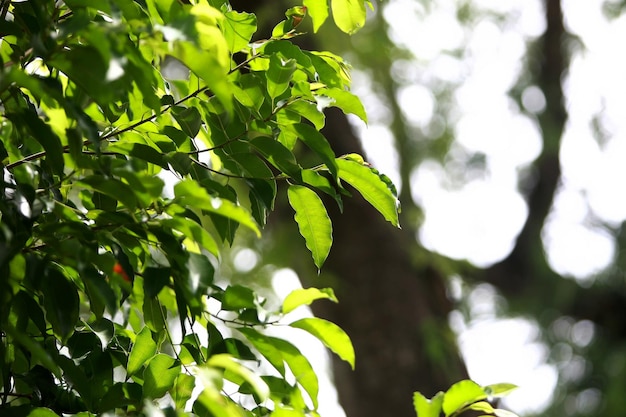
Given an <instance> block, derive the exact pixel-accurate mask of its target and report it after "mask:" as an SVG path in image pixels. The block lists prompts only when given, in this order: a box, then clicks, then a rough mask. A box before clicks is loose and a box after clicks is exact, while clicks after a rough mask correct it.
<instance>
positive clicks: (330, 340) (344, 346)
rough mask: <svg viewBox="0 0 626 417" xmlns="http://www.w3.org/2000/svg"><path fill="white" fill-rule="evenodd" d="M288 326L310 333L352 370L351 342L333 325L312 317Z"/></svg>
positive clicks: (339, 328) (352, 354)
mask: <svg viewBox="0 0 626 417" xmlns="http://www.w3.org/2000/svg"><path fill="white" fill-rule="evenodd" d="M289 326H291V327H296V328H298V329H302V330H305V331H307V332H309V333H311V334H312V335H313V336H315V337H317V338H318V339H319V340H320V341H321V342H322V343H323V344H324V345H325V346H326V347H327V348H329V349H330V350H332V351H333V352H334V353H335V354H337V356H339V357H340V358H341V359H343V360H344V361H346V362H348V363H349V364H350V366H351V367H352V369H354V357H355V356H354V347H353V346H352V341H351V340H350V337H348V335H347V334H346V332H344V331H343V330H342V329H341V327H339V326H337V325H336V324H335V323H331V322H330V321H327V320H324V319H320V318H317V317H313V318H305V319H301V320H297V321H294V322H293V323H291V324H290V325H289Z"/></svg>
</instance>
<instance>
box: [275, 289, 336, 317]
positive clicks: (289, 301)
mask: <svg viewBox="0 0 626 417" xmlns="http://www.w3.org/2000/svg"><path fill="white" fill-rule="evenodd" d="M321 299H327V300H331V301H333V302H335V303H336V302H337V297H335V293H334V292H333V289H332V288H321V289H319V288H298V289H297V290H293V291H292V292H290V293H289V295H287V297H285V300H284V301H283V306H282V308H281V312H282V313H283V314H287V313H289V312H291V311H293V310H295V309H296V308H298V307H300V306H303V305H307V306H308V305H310V304H311V303H312V302H313V301H315V300H321Z"/></svg>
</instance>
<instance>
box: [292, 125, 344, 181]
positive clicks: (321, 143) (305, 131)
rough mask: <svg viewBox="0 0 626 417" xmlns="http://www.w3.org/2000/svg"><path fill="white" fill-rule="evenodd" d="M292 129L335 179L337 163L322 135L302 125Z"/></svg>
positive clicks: (294, 126)
mask: <svg viewBox="0 0 626 417" xmlns="http://www.w3.org/2000/svg"><path fill="white" fill-rule="evenodd" d="M293 128H294V129H295V131H296V133H297V134H298V137H299V138H300V140H301V141H302V142H304V143H305V144H306V145H307V146H308V147H309V148H311V150H312V151H313V152H315V153H316V154H317V155H318V156H319V157H320V159H321V160H322V162H324V164H326V167H327V168H328V170H329V171H330V173H331V174H332V175H333V177H334V178H336V177H337V171H338V167H337V162H335V153H334V152H333V150H332V148H331V147H330V144H329V143H328V140H327V139H326V138H325V137H324V135H322V134H321V133H320V132H318V131H317V130H316V129H314V128H313V127H311V126H309V125H306V124H304V123H297V124H295V125H293Z"/></svg>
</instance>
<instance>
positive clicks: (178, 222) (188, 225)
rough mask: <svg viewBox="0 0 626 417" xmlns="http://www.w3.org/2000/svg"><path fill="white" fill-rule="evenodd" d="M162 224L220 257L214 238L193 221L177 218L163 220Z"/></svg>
mask: <svg viewBox="0 0 626 417" xmlns="http://www.w3.org/2000/svg"><path fill="white" fill-rule="evenodd" d="M161 224H162V225H163V226H165V227H169V228H171V229H174V230H178V231H179V232H181V233H183V235H184V236H186V237H187V238H188V239H191V240H193V241H194V242H196V243H198V244H199V245H200V246H201V247H202V248H204V249H206V250H208V251H209V252H210V253H212V254H213V255H215V256H217V255H218V253H219V248H218V246H217V242H216V241H215V239H213V236H211V234H210V233H209V232H207V231H206V230H205V229H204V228H203V227H202V226H200V225H199V224H198V223H196V222H194V221H193V220H190V219H187V218H184V217H182V216H175V217H173V218H171V219H164V220H162V221H161Z"/></svg>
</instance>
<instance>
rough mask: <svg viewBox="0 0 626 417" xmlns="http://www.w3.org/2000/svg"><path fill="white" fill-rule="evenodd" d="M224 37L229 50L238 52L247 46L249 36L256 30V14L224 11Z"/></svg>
mask: <svg viewBox="0 0 626 417" xmlns="http://www.w3.org/2000/svg"><path fill="white" fill-rule="evenodd" d="M224 17H225V19H224V24H223V25H222V30H223V31H224V38H225V39H226V43H227V44H228V48H229V49H230V51H231V52H233V53H234V52H239V51H241V50H242V49H244V48H245V47H246V46H248V43H249V42H250V38H251V37H252V35H253V34H254V32H256V16H255V15H253V14H252V13H240V12H237V11H235V10H229V11H227V12H225V13H224Z"/></svg>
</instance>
